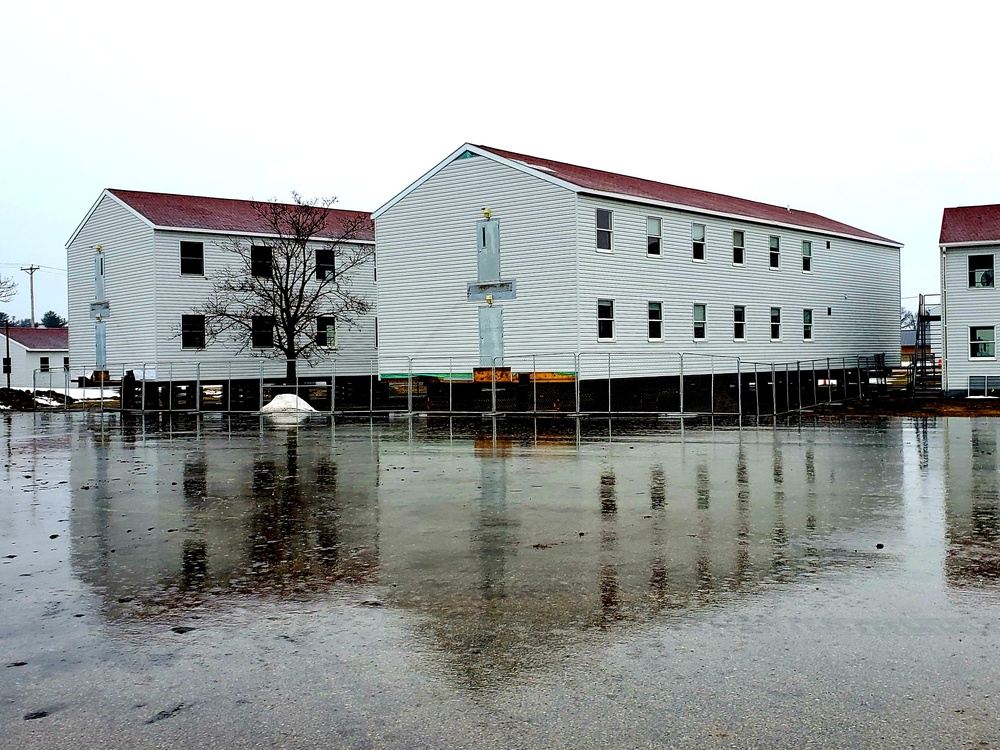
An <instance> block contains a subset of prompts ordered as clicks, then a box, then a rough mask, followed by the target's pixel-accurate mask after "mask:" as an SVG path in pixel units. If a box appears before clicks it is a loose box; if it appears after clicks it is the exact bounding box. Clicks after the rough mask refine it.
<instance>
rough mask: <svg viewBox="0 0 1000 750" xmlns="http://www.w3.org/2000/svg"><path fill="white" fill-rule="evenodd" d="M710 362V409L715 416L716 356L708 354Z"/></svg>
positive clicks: (713, 416)
mask: <svg viewBox="0 0 1000 750" xmlns="http://www.w3.org/2000/svg"><path fill="white" fill-rule="evenodd" d="M708 361H709V364H711V366H712V369H711V374H710V375H709V379H708V398H709V399H710V401H709V411H710V412H711V413H712V418H713V419H714V418H715V356H714V355H711V354H709V355H708Z"/></svg>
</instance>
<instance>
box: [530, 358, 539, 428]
mask: <svg viewBox="0 0 1000 750" xmlns="http://www.w3.org/2000/svg"><path fill="white" fill-rule="evenodd" d="M531 412H532V414H536V413H537V412H538V360H537V359H536V355H534V354H532V355H531Z"/></svg>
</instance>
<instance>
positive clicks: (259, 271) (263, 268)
mask: <svg viewBox="0 0 1000 750" xmlns="http://www.w3.org/2000/svg"><path fill="white" fill-rule="evenodd" d="M250 273H251V274H252V275H254V276H258V277H260V278H262V279H269V278H271V248H269V247H267V246H265V245H253V246H251V248H250Z"/></svg>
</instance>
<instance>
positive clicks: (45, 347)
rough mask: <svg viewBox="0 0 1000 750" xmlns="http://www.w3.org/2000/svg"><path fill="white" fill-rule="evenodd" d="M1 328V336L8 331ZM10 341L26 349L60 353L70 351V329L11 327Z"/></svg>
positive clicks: (3, 327)
mask: <svg viewBox="0 0 1000 750" xmlns="http://www.w3.org/2000/svg"><path fill="white" fill-rule="evenodd" d="M6 330H7V329H6V327H5V326H0V336H2V335H3V333H4V332H5V331H6ZM10 340H11V341H16V342H17V343H19V344H20V345H21V346H23V347H24V348H25V349H35V350H39V351H59V350H60V349H69V329H68V328H15V327H14V326H11V327H10Z"/></svg>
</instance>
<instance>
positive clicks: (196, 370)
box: [194, 362, 201, 414]
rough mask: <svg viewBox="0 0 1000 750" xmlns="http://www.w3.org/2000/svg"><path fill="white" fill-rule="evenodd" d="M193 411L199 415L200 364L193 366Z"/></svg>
mask: <svg viewBox="0 0 1000 750" xmlns="http://www.w3.org/2000/svg"><path fill="white" fill-rule="evenodd" d="M194 410H195V412H197V413H199V414H200V413H201V362H196V363H195V365H194Z"/></svg>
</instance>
